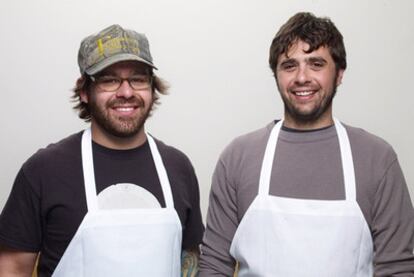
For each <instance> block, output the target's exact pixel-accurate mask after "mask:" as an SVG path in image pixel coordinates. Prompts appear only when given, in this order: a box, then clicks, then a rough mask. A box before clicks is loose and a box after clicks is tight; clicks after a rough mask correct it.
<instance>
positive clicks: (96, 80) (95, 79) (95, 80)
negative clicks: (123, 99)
mask: <svg viewBox="0 0 414 277" xmlns="http://www.w3.org/2000/svg"><path fill="white" fill-rule="evenodd" d="M106 76H111V75H106ZM136 76H137V75H135V76H130V77H128V78H121V77H119V76H111V77H114V79H117V80H119V81H120V83H119V86H118V87H117V88H115V89H111V90H108V89H103V88H102V87H101V85H102V84H99V78H100V77H102V76H89V78H90V79H91V81H92V82H93V83H94V84H95V85H96V86H97V87H98V88H100V89H101V90H103V91H107V92H115V91H117V90H118V89H119V88H120V87H121V86H122V84H123V83H124V82H125V81H127V83H128V85H129V87H130V88H131V89H132V90H134V91H140V90H147V89H149V88H152V85H153V81H154V75H152V74H147V75H143V74H141V75H140V76H146V77H148V87H143V88H138V89H137V88H134V87H133V86H132V85H131V78H132V77H136Z"/></svg>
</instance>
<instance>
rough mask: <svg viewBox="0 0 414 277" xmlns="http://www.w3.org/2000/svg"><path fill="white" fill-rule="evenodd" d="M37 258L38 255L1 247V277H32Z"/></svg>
mask: <svg viewBox="0 0 414 277" xmlns="http://www.w3.org/2000/svg"><path fill="white" fill-rule="evenodd" d="M36 258H37V253H31V252H22V251H17V250H13V249H10V248H5V247H0V276H7V277H30V276H32V273H33V269H34V266H35V263H36Z"/></svg>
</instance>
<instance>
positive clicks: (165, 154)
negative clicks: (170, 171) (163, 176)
mask: <svg viewBox="0 0 414 277" xmlns="http://www.w3.org/2000/svg"><path fill="white" fill-rule="evenodd" d="M154 140H155V143H156V144H157V147H158V150H159V151H160V155H161V157H162V158H163V160H164V162H174V163H177V162H178V163H185V164H189V165H191V161H190V159H189V158H188V156H187V155H186V154H185V153H184V152H183V151H181V150H180V149H178V148H176V147H175V146H171V145H169V144H167V143H165V142H164V141H162V140H160V139H158V138H155V137H154Z"/></svg>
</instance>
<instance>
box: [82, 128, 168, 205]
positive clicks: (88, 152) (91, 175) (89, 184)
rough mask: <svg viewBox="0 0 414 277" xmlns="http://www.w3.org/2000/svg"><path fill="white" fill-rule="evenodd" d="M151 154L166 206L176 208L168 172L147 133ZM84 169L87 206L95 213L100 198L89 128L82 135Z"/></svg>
mask: <svg viewBox="0 0 414 277" xmlns="http://www.w3.org/2000/svg"><path fill="white" fill-rule="evenodd" d="M146 136H147V139H148V143H149V146H150V150H151V154H152V157H153V159H154V163H155V168H156V170H157V174H158V178H159V180H160V183H161V188H162V192H163V195H164V199H165V206H166V207H167V208H172V209H173V208H174V201H173V197H172V192H171V186H170V181H169V179H168V175H167V171H166V170H165V167H164V163H163V161H162V159H161V155H160V153H159V151H158V148H157V145H156V143H155V141H154V139H153V138H152V137H151V136H150V135H149V134H148V133H146ZM81 147H82V148H81V149H82V169H83V178H84V183H85V194H86V204H87V208H88V212H91V211H92V212H93V211H96V210H98V209H99V207H98V198H97V193H96V183H95V171H94V166H93V152H92V134H91V129H90V128H88V129H86V130H85V131H84V132H83V135H82V143H81Z"/></svg>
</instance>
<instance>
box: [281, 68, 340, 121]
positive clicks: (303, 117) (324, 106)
mask: <svg viewBox="0 0 414 277" xmlns="http://www.w3.org/2000/svg"><path fill="white" fill-rule="evenodd" d="M337 78H338V75H337V76H336V77H335V79H334V80H333V83H332V90H331V91H330V92H329V93H328V94H327V95H326V97H325V98H323V99H322V100H321V102H320V103H319V105H317V106H315V107H314V108H313V109H312V110H310V111H307V112H304V111H302V110H300V109H299V108H297V107H295V105H294V104H293V103H292V102H291V101H289V99H287V97H285V96H284V95H283V93H280V95H281V97H282V100H283V105H284V108H285V112H286V113H287V114H289V115H290V116H291V117H292V119H294V120H295V121H296V122H298V123H300V124H309V123H312V122H316V121H317V120H318V119H319V118H321V117H322V115H324V114H325V112H326V111H327V110H328V109H329V108H330V107H331V106H332V101H333V99H334V97H335V95H336V88H337V86H336V81H337ZM278 88H279V85H278ZM279 91H280V88H279Z"/></svg>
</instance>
